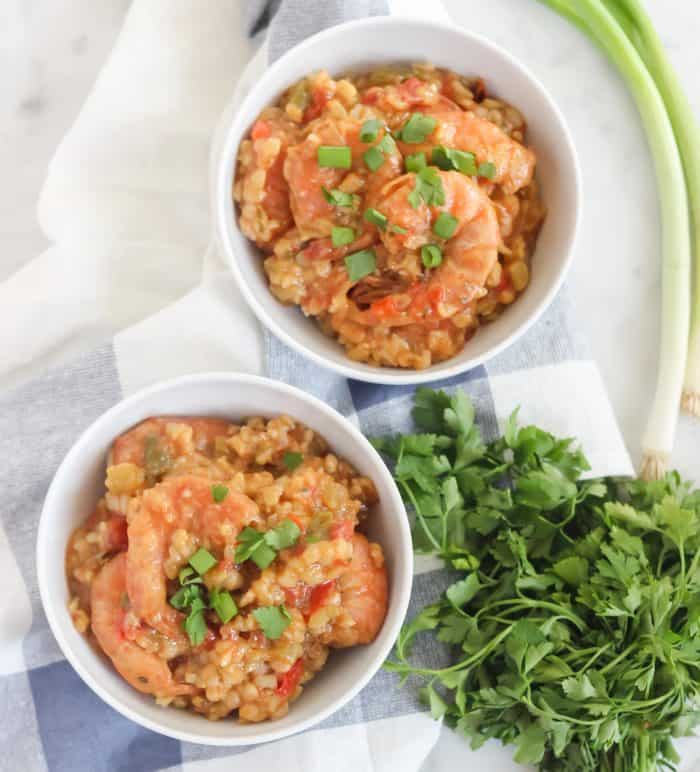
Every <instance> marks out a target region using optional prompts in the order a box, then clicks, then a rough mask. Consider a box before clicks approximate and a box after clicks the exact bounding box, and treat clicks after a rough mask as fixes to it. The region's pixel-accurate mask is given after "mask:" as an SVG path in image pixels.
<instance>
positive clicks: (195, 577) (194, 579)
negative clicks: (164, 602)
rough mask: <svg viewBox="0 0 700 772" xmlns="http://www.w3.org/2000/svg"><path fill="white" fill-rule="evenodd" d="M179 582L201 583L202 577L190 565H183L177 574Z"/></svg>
mask: <svg viewBox="0 0 700 772" xmlns="http://www.w3.org/2000/svg"><path fill="white" fill-rule="evenodd" d="M177 578H178V580H179V581H180V584H201V583H202V577H201V576H199V574H198V573H197V572H196V571H195V570H194V568H192V566H185V567H184V568H183V569H181V570H180V573H179V574H178V575H177Z"/></svg>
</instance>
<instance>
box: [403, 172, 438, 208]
mask: <svg viewBox="0 0 700 772" xmlns="http://www.w3.org/2000/svg"><path fill="white" fill-rule="evenodd" d="M421 201H424V202H425V203H426V204H427V205H428V206H442V205H443V204H444V203H445V190H444V188H443V187H442V179H441V178H440V172H438V170H437V169H436V168H435V167H434V166H426V167H425V169H421V170H420V171H419V172H418V173H417V174H416V185H415V187H414V188H413V190H412V191H411V192H410V193H409V194H408V203H409V204H410V205H411V206H412V207H413V208H414V209H417V208H418V207H419V206H420V204H421Z"/></svg>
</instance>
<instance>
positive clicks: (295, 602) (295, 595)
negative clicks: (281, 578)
mask: <svg viewBox="0 0 700 772" xmlns="http://www.w3.org/2000/svg"><path fill="white" fill-rule="evenodd" d="M310 593H311V588H310V587H309V585H308V584H304V583H303V582H298V583H297V584H295V585H294V587H285V588H284V599H285V600H286V601H287V605H288V606H291V607H292V608H304V607H305V606H306V605H307V603H308V602H309V594H310Z"/></svg>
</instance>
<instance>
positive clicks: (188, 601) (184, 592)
mask: <svg viewBox="0 0 700 772" xmlns="http://www.w3.org/2000/svg"><path fill="white" fill-rule="evenodd" d="M201 598H202V589H201V587H199V586H198V585H197V584H188V585H186V586H185V587H180V589H179V590H178V591H177V592H176V593H175V594H174V595H173V596H172V597H171V598H170V605H171V606H172V607H173V608H176V609H179V610H180V611H182V609H185V608H187V607H188V606H191V605H192V603H194V601H195V600H197V599H199V600H201Z"/></svg>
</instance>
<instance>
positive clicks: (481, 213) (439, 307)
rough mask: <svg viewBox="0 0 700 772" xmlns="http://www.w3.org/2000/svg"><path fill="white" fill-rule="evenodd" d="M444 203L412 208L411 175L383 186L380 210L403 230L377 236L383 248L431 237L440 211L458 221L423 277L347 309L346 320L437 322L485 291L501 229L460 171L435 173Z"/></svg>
mask: <svg viewBox="0 0 700 772" xmlns="http://www.w3.org/2000/svg"><path fill="white" fill-rule="evenodd" d="M439 175H440V179H441V181H442V188H443V191H444V194H445V202H444V204H442V205H440V206H430V207H429V206H427V205H426V204H424V203H421V205H420V206H418V207H416V208H413V207H411V206H410V204H409V203H408V200H407V196H408V193H409V192H410V191H411V190H413V188H414V185H415V175H414V174H413V173H410V174H406V175H403V176H402V177H400V178H399V179H397V180H395V181H394V182H393V183H391V184H390V185H388V186H386V187H385V189H384V190H385V193H386V198H385V199H384V200H383V201H382V203H381V206H380V209H381V211H382V212H384V213H385V214H386V216H387V217H388V218H389V220H390V221H391V222H393V223H396V224H397V225H399V226H401V227H402V228H403V229H404V230H405V231H406V233H398V234H397V233H393V232H390V231H389V230H388V229H387V230H386V231H384V232H382V234H381V238H382V240H383V241H384V244H385V246H386V248H387V249H388V250H390V251H391V250H394V251H397V250H398V249H405V248H411V249H417V248H418V247H420V246H421V245H423V244H427V243H428V242H429V241H434V240H435V237H434V236H433V235H432V231H431V228H432V223H433V222H434V220H435V219H436V218H437V216H438V215H439V214H440V212H443V211H444V212H449V213H450V214H451V215H452V216H453V217H455V218H456V220H457V223H458V224H457V230H456V232H455V234H454V235H453V236H452V237H451V238H450V239H449V240H448V241H447V242H446V243H445V246H444V249H443V260H442V263H441V264H440V266H439V267H437V268H436V269H435V270H433V271H431V272H430V274H429V276H428V278H427V279H426V278H421V279H420V280H418V281H415V282H413V283H412V284H411V285H410V286H409V287H407V288H406V289H404V290H402V291H399V292H394V293H392V294H389V295H386V296H385V297H383V298H382V299H380V300H375V301H374V302H373V303H371V305H370V306H369V308H367V309H366V310H361V309H360V308H359V307H358V306H357V305H355V306H354V307H351V308H350V311H349V314H348V316H349V318H350V319H351V320H352V321H354V322H357V323H359V324H365V325H379V324H383V325H389V326H392V327H396V326H402V325H408V324H414V323H416V322H420V321H422V322H428V321H440V320H441V319H447V318H449V317H451V316H454V314H456V313H458V312H459V311H463V310H464V309H465V308H466V307H467V306H468V305H469V304H470V303H471V302H472V301H474V300H476V299H478V298H479V297H482V296H483V295H484V289H483V286H484V283H485V282H486V279H487V277H488V275H489V273H490V272H491V270H492V269H493V267H494V265H495V264H496V261H497V259H498V246H499V244H500V231H499V227H498V220H497V218H496V213H495V210H494V208H493V205H492V204H491V202H490V200H489V198H488V195H487V194H486V193H485V192H484V191H483V190H482V189H481V188H480V187H479V185H478V184H477V183H476V182H474V181H473V180H472V179H471V178H469V177H466V176H465V175H463V174H460V173H459V172H439Z"/></svg>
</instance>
